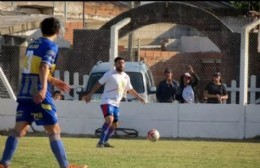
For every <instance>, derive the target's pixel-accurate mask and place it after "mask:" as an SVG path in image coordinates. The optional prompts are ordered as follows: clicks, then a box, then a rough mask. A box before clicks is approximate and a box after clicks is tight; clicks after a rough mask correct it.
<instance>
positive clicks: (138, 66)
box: [84, 61, 156, 102]
mask: <svg viewBox="0 0 260 168" xmlns="http://www.w3.org/2000/svg"><path fill="white" fill-rule="evenodd" d="M109 68H110V63H109V62H101V61H99V62H97V63H96V65H95V66H94V67H93V68H92V70H91V72H90V75H89V79H88V82H87V87H86V88H85V89H84V91H87V92H89V91H90V90H91V88H92V87H93V86H94V85H95V84H96V83H97V82H98V80H99V79H100V78H101V77H102V76H103V75H104V73H105V72H107V71H109ZM125 72H126V73H127V74H128V75H129V77H130V80H131V83H132V86H133V88H134V89H135V90H136V91H137V92H138V93H139V94H140V96H142V97H143V98H144V100H145V101H146V102H156V95H155V94H156V87H155V85H154V79H153V76H152V73H151V70H150V69H149V67H148V66H147V65H146V64H145V63H144V62H125ZM103 91H104V86H101V87H100V88H99V89H98V90H97V92H96V93H95V94H93V95H92V98H91V101H100V99H101V94H102V93H103ZM122 101H137V99H136V98H134V97H133V96H132V95H130V94H127V95H126V97H125V98H123V100H122Z"/></svg>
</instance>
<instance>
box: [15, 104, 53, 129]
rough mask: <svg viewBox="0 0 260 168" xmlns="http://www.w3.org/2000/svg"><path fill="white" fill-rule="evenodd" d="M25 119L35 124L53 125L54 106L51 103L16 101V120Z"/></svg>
mask: <svg viewBox="0 0 260 168" xmlns="http://www.w3.org/2000/svg"><path fill="white" fill-rule="evenodd" d="M19 121H26V122H28V123H29V124H31V123H32V122H33V121H34V122H35V123H36V125H54V124H56V123H57V121H58V119H57V114H56V107H55V105H54V104H53V103H49V104H46V103H41V104H35V103H33V102H26V103H24V102H18V106H17V110H16V122H19Z"/></svg>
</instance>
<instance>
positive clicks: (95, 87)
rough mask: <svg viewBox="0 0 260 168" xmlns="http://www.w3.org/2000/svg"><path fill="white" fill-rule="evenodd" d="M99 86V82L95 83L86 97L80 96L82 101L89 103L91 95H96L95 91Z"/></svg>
mask: <svg viewBox="0 0 260 168" xmlns="http://www.w3.org/2000/svg"><path fill="white" fill-rule="evenodd" d="M100 86H102V85H101V84H100V83H99V82H97V83H96V84H95V85H94V86H93V88H92V89H91V91H90V92H89V93H88V94H87V95H84V96H82V99H84V100H85V101H86V103H88V102H90V99H91V97H92V95H93V94H94V93H96V91H97V90H98V89H99V88H100Z"/></svg>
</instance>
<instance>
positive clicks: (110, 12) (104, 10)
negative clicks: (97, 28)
mask: <svg viewBox="0 0 260 168" xmlns="http://www.w3.org/2000/svg"><path fill="white" fill-rule="evenodd" d="M127 10H128V8H127V7H125V6H120V5H118V4H113V3H111V2H86V3H85V15H87V16H86V22H87V21H88V20H92V19H95V18H97V17H98V18H99V19H102V18H103V19H106V20H108V19H112V18H114V17H116V16H117V15H119V14H121V13H123V12H125V11H127ZM87 24H92V23H91V22H90V23H87ZM74 29H83V22H82V21H73V20H70V21H68V22H66V23H65V34H64V39H65V40H68V41H69V42H70V43H71V44H73V31H74ZM87 29H93V26H87Z"/></svg>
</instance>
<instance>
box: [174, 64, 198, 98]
mask: <svg viewBox="0 0 260 168" xmlns="http://www.w3.org/2000/svg"><path fill="white" fill-rule="evenodd" d="M199 80H200V79H199V77H198V75H197V74H196V73H195V72H194V70H193V67H192V66H191V65H189V66H188V72H186V73H184V74H183V75H182V76H181V80H180V85H179V87H178V88H177V90H176V99H177V100H178V101H179V103H195V102H196V101H197V97H196V95H197V94H196V91H195V86H197V85H198V83H199Z"/></svg>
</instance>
